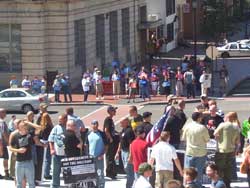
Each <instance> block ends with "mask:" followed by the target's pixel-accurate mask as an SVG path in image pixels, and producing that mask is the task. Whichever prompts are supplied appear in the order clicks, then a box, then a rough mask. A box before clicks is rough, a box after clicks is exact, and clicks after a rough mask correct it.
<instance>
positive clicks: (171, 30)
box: [167, 23, 174, 42]
mask: <svg viewBox="0 0 250 188" xmlns="http://www.w3.org/2000/svg"><path fill="white" fill-rule="evenodd" d="M173 40H174V23H171V24H168V25H167V41H168V42H171V41H173Z"/></svg>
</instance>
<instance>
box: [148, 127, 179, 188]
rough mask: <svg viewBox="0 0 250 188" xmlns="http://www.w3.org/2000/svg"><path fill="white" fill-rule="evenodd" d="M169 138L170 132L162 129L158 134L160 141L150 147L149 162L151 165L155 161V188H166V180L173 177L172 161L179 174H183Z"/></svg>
mask: <svg viewBox="0 0 250 188" xmlns="http://www.w3.org/2000/svg"><path fill="white" fill-rule="evenodd" d="M169 139H170V133H169V132H166V131H163V132H162V133H161V136H160V141H159V142H158V143H157V144H156V145H155V146H153V148H152V153H151V159H150V164H151V165H153V164H154V162H155V171H156V179H155V188H166V187H167V182H168V181H169V180H171V179H173V178H174V165H173V161H174V163H175V165H176V167H177V168H178V170H179V173H180V175H181V176H183V172H182V167H181V164H180V161H179V159H178V157H177V154H176V150H175V148H174V147H173V146H172V145H170V144H169V143H168V141H169Z"/></svg>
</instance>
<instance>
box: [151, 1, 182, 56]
mask: <svg viewBox="0 0 250 188" xmlns="http://www.w3.org/2000/svg"><path fill="white" fill-rule="evenodd" d="M176 10H177V4H176V0H147V15H148V21H150V20H152V21H157V20H158V25H156V26H155V27H151V28H148V32H149V33H152V32H155V34H156V37H157V38H158V39H161V38H165V42H163V43H162V46H161V49H160V52H163V53H166V52H168V51H170V50H172V49H174V48H176V46H177V32H178V19H177V13H176Z"/></svg>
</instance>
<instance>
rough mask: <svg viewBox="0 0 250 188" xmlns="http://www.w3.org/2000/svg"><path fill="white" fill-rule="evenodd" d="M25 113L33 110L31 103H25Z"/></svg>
mask: <svg viewBox="0 0 250 188" xmlns="http://www.w3.org/2000/svg"><path fill="white" fill-rule="evenodd" d="M22 109H23V113H25V114H26V113H27V112H29V111H33V107H32V106H31V105H30V104H25V105H23V108H22Z"/></svg>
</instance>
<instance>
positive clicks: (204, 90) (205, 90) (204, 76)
mask: <svg viewBox="0 0 250 188" xmlns="http://www.w3.org/2000/svg"><path fill="white" fill-rule="evenodd" d="M207 80H208V74H207V73H206V71H205V70H203V71H202V75H201V76H200V79H199V82H200V84H201V95H205V96H208V88H209V87H208V84H207Z"/></svg>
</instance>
